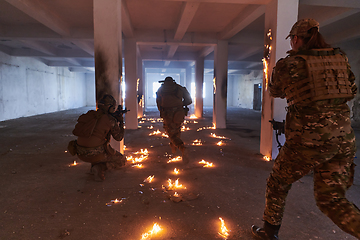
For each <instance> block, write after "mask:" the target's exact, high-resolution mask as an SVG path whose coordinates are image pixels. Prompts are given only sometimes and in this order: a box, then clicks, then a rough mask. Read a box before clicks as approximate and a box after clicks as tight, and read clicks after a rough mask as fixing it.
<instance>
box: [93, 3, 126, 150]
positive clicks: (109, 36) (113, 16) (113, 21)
mask: <svg viewBox="0 0 360 240" xmlns="http://www.w3.org/2000/svg"><path fill="white" fill-rule="evenodd" d="M93 11H94V12H93V19H94V52H95V84H96V99H97V100H98V99H99V98H101V97H102V96H103V95H104V94H111V95H112V96H113V97H114V98H115V99H116V101H117V103H118V104H122V101H121V99H122V98H121V91H120V85H121V81H122V78H121V75H122V52H121V49H122V29H121V0H93ZM110 143H111V146H112V147H113V148H114V149H116V150H117V151H120V152H122V153H123V152H124V151H123V147H122V145H123V141H122V142H120V143H119V142H117V141H115V140H114V139H113V138H112V139H111V142H110Z"/></svg>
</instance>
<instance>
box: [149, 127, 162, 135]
mask: <svg viewBox="0 0 360 240" xmlns="http://www.w3.org/2000/svg"><path fill="white" fill-rule="evenodd" d="M158 134H161V132H160V130H159V129H158V130H156V131H153V132H152V133H150V134H149V136H153V135H158Z"/></svg>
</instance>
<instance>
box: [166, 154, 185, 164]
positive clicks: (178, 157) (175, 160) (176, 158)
mask: <svg viewBox="0 0 360 240" xmlns="http://www.w3.org/2000/svg"><path fill="white" fill-rule="evenodd" d="M181 160H182V158H181V157H180V156H177V157H175V158H172V159H170V160H169V161H167V163H171V162H179V161H181Z"/></svg>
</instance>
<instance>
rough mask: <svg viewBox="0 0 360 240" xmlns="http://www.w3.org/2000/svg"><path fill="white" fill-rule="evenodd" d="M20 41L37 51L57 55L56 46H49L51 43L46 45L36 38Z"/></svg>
mask: <svg viewBox="0 0 360 240" xmlns="http://www.w3.org/2000/svg"><path fill="white" fill-rule="evenodd" d="M19 41H20V42H22V43H23V44H24V45H25V46H27V47H29V48H32V49H34V50H36V51H39V52H42V53H45V54H47V55H50V56H54V55H56V49H55V48H54V47H52V46H49V45H47V46H46V45H45V44H44V43H42V42H39V41H36V40H19Z"/></svg>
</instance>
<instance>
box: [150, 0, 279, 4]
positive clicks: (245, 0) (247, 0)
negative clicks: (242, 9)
mask: <svg viewBox="0 0 360 240" xmlns="http://www.w3.org/2000/svg"><path fill="white" fill-rule="evenodd" d="M156 1H170V2H184V0H156ZM271 1H272V0H185V2H196V3H237V4H268V3H269V2H271Z"/></svg>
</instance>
